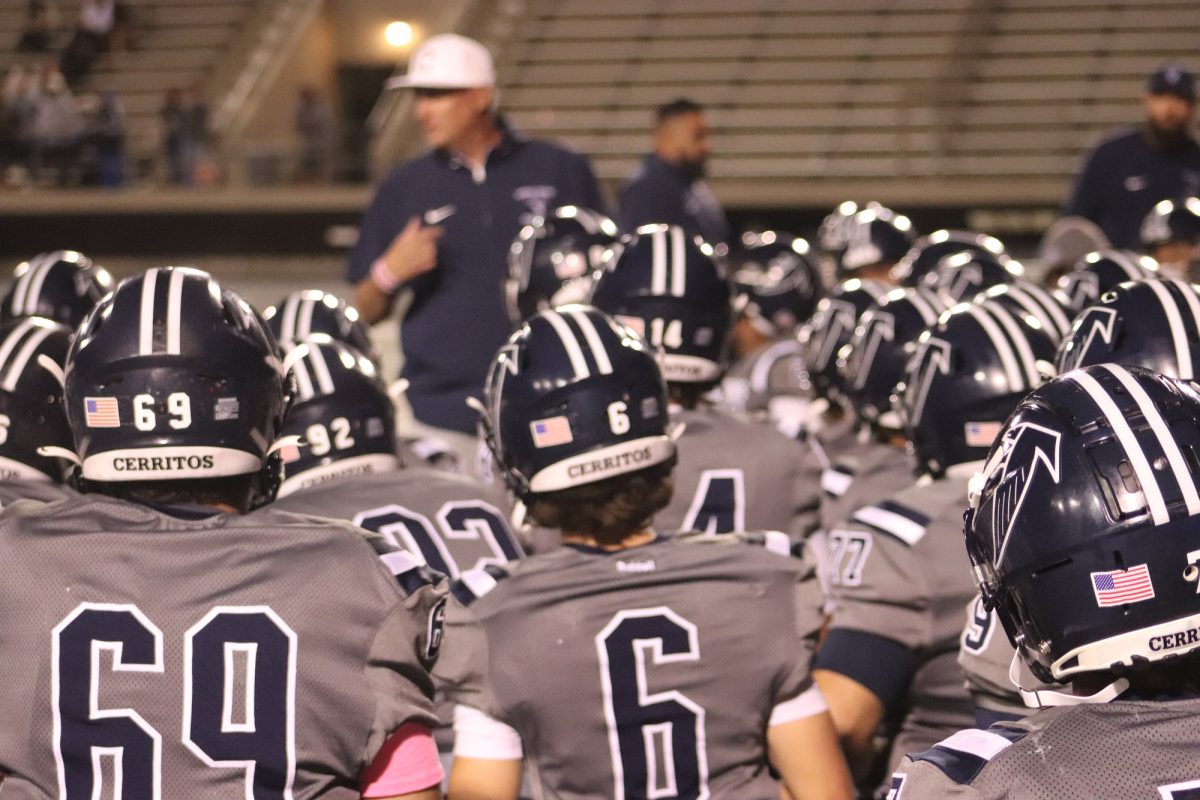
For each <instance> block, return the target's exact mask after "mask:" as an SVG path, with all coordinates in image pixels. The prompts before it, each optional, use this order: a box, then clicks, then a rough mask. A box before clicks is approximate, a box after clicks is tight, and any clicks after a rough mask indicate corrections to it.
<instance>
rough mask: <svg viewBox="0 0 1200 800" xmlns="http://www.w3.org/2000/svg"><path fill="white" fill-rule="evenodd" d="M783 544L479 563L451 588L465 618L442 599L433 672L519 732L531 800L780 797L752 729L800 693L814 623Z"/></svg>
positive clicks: (813, 597) (805, 578)
mask: <svg viewBox="0 0 1200 800" xmlns="http://www.w3.org/2000/svg"><path fill="white" fill-rule="evenodd" d="M774 537H778V539H779V540H780V541H779V542H778V543H773V546H772V549H776V552H768V550H767V548H765V547H763V546H762V545H761V544H754V542H756V541H757V542H762V541H764V539H765V540H770V539H772V538H774ZM787 549H788V543H787V541H786V538H785V537H783V536H782V535H780V534H778V533H776V534H773V535H768V537H762V536H758V537H754V536H746V537H742V536H736V535H734V536H730V535H719V536H701V535H690V536H682V537H679V538H669V537H661V538H659V539H658V540H656V541H655V542H653V543H651V544H647V545H644V546H641V547H637V548H632V549H629V550H624V551H620V552H608V553H605V552H600V551H596V550H591V549H587V548H576V547H573V546H564V547H562V548H561V549H559V550H556V551H554V552H551V553H546V554H544V555H535V556H530V557H529V558H527V559H525V560H523V561H520V562H517V563H516V564H513V565H512V566H511V570H510V572H509V574H507V575H505V574H504V573H501V572H499V571H498V570H496V568H494V567H489V568H488V570H489V573H487V574H484V575H479V574H476V575H474V576H466V577H465V578H464V580H462V581H459V582H456V583H455V584H454V587H455V588H454V594H455V597H456V598H458V599H460V600H462V601H465V602H466V603H468V604H469V608H466V607H463V606H460V605H458V604H456V603H455V602H454V601H452V602H451V605H450V610H449V611H448V613H447V635H446V648H445V650H444V652H443V653H442V657H441V659H440V660H439V664H438V667H437V669H436V670H435V676H436V677H437V678H438V679H439V680H440V681H443V682H444V685H445V687H446V689H447V691H448V692H449V693H450V695H451V696H452V697H453V698H454V699H456V700H457V701H458V702H460V703H463V704H465V705H468V706H472V707H475V708H478V709H480V710H482V711H484V712H486V713H488V714H489V715H491V716H492V717H494V718H496V719H499V720H501V721H502V722H504V723H506V724H508V725H509V726H511V727H513V728H515V729H516V730H517V731H518V732H519V733H520V735H521V739H522V742H523V745H524V748H525V756H526V761H527V763H529V765H530V775H531V778H532V780H533V782H534V784H535V791H534V796H535V797H544V798H548V800H565V799H566V798H570V800H583V799H584V798H596V799H597V800H598V799H599V798H613V797H619V796H621V795H622V791H623V793H624V796H625V797H627V798H631V799H632V798H638V797H647V796H650V797H656V796H658V797H697V796H711V797H714V798H718V797H727V798H735V797H736V798H747V800H767V798H777V797H778V796H779V794H778V793H779V788H778V785H777V784H776V783H775V781H774V780H773V779H772V778H771V777H770V776H769V774H768V770H767V755H766V742H765V732H766V729H767V727H768V720H769V718H770V715H771V712H772V709H773V708H775V707H776V706H777V705H779V704H780V703H782V702H784V701H788V700H791V699H794V698H796V697H798V696H799V695H801V694H802V693H803V692H805V691H807V690H808V689H809V688H811V685H812V683H811V680H812V679H811V676H810V669H809V667H810V659H811V652H812V642H813V640H814V638H815V636H816V632H817V628H818V626H819V625H820V621H821V620H820V614H819V606H820V602H821V598H820V592H819V590H818V589H817V587H816V582H815V580H814V579H813V577H812V570H811V569H809V568H807V567H805V565H804V562H802V561H800V560H798V559H795V558H790V557H787V556H782V555H779V554H778V551H783V552H786V551H787ZM671 786H674V787H675V791H671V790H670V789H669V788H668V787H671ZM704 789H707V791H708V793H707V794H702V791H703V790H704ZM539 792H540V793H539Z"/></svg>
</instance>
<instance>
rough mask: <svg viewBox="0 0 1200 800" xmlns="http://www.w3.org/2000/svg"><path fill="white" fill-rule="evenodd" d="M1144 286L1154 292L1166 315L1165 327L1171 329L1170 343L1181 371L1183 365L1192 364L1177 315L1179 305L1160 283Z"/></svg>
mask: <svg viewBox="0 0 1200 800" xmlns="http://www.w3.org/2000/svg"><path fill="white" fill-rule="evenodd" d="M1146 285H1147V286H1149V287H1150V290H1151V291H1153V292H1154V296H1155V297H1157V298H1158V302H1159V304H1160V305H1161V306H1162V308H1163V313H1164V314H1166V315H1167V325H1168V326H1170V328H1171V342H1172V343H1173V344H1174V345H1175V361H1176V363H1177V364H1179V367H1180V369H1182V368H1183V365H1184V364H1191V363H1192V346H1191V345H1190V344H1189V343H1188V338H1187V331H1186V330H1185V329H1184V327H1183V315H1181V314H1180V313H1179V304H1178V303H1177V302H1176V300H1175V298H1174V297H1172V296H1171V293H1170V292H1169V291H1167V287H1166V286H1164V285H1163V284H1162V282H1161V281H1146Z"/></svg>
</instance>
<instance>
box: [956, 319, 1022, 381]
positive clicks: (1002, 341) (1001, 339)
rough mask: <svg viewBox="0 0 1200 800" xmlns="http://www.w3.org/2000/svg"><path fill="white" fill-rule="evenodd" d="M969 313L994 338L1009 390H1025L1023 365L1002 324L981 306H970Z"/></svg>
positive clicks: (993, 342)
mask: <svg viewBox="0 0 1200 800" xmlns="http://www.w3.org/2000/svg"><path fill="white" fill-rule="evenodd" d="M967 313H968V314H970V315H971V316H972V317H974V318H975V321H976V322H978V323H979V326H980V327H981V328H983V330H984V332H985V333H987V335H988V338H990V339H991V340H992V346H993V347H995V348H996V353H997V354H998V355H999V356H1000V363H1001V365H1003V367H1004V375H1005V377H1006V378H1007V379H1008V390H1009V391H1010V392H1020V391H1024V389H1025V380H1024V378H1023V377H1022V376H1021V365H1020V364H1019V363H1017V354H1016V353H1014V352H1013V348H1012V344H1011V343H1010V342H1009V341H1008V339H1007V338H1005V336H1004V333H1003V332H1002V331H1001V330H1000V326H998V325H997V324H996V321H995V320H993V319H992V318H991V315H989V314H988V312H987V311H986V310H984V309H983V308H982V307H980V306H974V305H973V306H968V307H967Z"/></svg>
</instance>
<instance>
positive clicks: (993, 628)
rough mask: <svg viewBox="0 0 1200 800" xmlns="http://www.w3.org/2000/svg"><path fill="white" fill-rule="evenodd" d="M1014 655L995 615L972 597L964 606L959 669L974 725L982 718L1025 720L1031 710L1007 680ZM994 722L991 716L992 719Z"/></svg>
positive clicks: (980, 601)
mask: <svg viewBox="0 0 1200 800" xmlns="http://www.w3.org/2000/svg"><path fill="white" fill-rule="evenodd" d="M1015 653H1016V651H1015V650H1014V649H1013V646H1012V644H1011V643H1009V641H1008V635H1007V634H1005V632H1004V627H1003V626H1002V625H1001V624H1000V620H999V619H998V618H997V617H996V612H995V611H988V610H987V609H986V608H985V607H984V605H983V598H982V597H980V596H979V595H975V597H974V598H972V599H971V601H970V602H969V603H967V621H966V624H965V625H964V626H963V632H962V636H961V638H960V639H959V649H958V665H959V667H961V668H962V671H963V677H964V679H965V680H966V683H967V691H969V692H970V693H971V698H972V700H974V702H975V708H976V714H977V721H978V719H980V718H981V717H980V716H979V715H983V716H992V715H996V714H999V715H1004V716H1006V717H1009V718H1012V717H1025V716H1028V715H1030V714H1032V713H1033V712H1034V709H1032V708H1029V707H1027V706H1026V705H1025V703H1024V701H1022V700H1021V695H1020V693H1019V692H1018V691H1017V687H1016V686H1014V685H1013V682H1012V680H1011V679H1010V678H1009V667H1011V666H1012V660H1013V655H1015ZM992 718H993V719H994V718H995V717H994V716H993V717H992Z"/></svg>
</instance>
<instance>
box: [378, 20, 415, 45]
mask: <svg viewBox="0 0 1200 800" xmlns="http://www.w3.org/2000/svg"><path fill="white" fill-rule="evenodd" d="M383 37H384V38H385V39H386V40H387V43H388V44H390V45H391V46H392V47H406V46H408V45H409V44H412V40H413V26H412V25H410V24H408V23H407V22H404V21H402V20H396V21H395V22H389V23H388V26H387V28H385V29H384V31H383Z"/></svg>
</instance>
